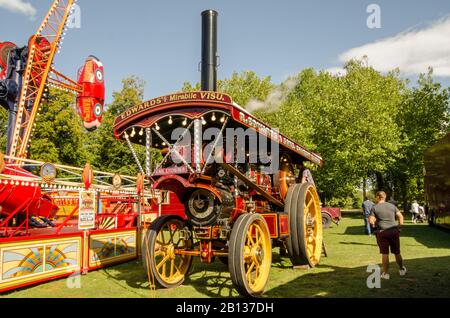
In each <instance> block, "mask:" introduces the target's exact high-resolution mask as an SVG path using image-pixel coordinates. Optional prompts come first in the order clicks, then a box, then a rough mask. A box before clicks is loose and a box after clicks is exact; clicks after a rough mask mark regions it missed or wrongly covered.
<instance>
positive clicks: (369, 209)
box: [362, 197, 375, 236]
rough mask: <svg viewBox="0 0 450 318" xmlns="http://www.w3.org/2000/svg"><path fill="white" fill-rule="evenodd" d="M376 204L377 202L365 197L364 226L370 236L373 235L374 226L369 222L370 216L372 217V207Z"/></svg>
mask: <svg viewBox="0 0 450 318" xmlns="http://www.w3.org/2000/svg"><path fill="white" fill-rule="evenodd" d="M374 206H375V204H374V203H373V202H372V201H371V200H369V198H368V197H364V202H363V204H362V209H363V216H364V228H365V231H366V234H367V235H369V236H372V227H371V226H370V223H369V217H370V213H371V212H372V209H373V207H374Z"/></svg>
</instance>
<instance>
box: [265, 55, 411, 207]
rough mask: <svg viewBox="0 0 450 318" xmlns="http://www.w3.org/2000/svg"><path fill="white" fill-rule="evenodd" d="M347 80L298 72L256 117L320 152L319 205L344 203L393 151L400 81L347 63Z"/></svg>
mask: <svg viewBox="0 0 450 318" xmlns="http://www.w3.org/2000/svg"><path fill="white" fill-rule="evenodd" d="M346 68H347V75H345V76H343V77H338V76H332V75H331V74H329V73H326V72H320V73H316V72H315V71H314V70H312V69H306V70H304V71H302V72H301V73H300V74H299V75H298V76H297V77H298V84H297V86H296V87H295V89H294V90H293V91H292V93H291V94H290V95H289V97H288V98H287V100H286V101H285V102H284V103H283V104H282V106H281V107H280V109H279V110H278V111H277V112H275V113H272V114H270V113H268V114H267V113H266V114H264V113H262V114H261V113H259V115H260V116H261V117H262V118H264V119H265V120H267V121H268V122H269V123H270V124H271V125H272V126H273V127H279V128H280V131H281V132H284V133H285V134H287V135H288V136H289V137H291V138H293V139H295V140H297V141H298V142H300V143H301V144H303V145H305V146H307V147H308V148H309V149H311V150H312V151H315V152H318V153H320V154H321V155H322V156H323V158H324V166H323V168H322V169H318V170H317V171H316V172H315V174H316V175H317V180H318V181H317V183H318V186H319V190H320V192H321V196H322V197H323V199H325V201H327V200H329V199H331V198H346V197H348V196H349V194H351V193H352V192H353V191H354V189H355V188H357V187H358V186H359V184H360V182H361V180H362V179H363V178H366V177H367V176H368V175H369V173H370V171H386V170H387V169H388V167H390V164H392V163H393V162H394V161H395V157H394V156H392V154H393V153H395V152H396V151H397V149H398V147H399V133H398V126H397V124H396V121H395V118H396V114H397V109H398V104H399V103H400V102H401V100H402V90H403V86H404V85H403V82H402V81H401V80H399V79H398V77H397V74H396V73H391V74H388V75H386V76H383V75H382V74H380V73H379V72H377V71H375V70H374V69H372V68H366V67H363V66H362V63H361V62H358V61H352V62H350V63H348V65H347V66H346Z"/></svg>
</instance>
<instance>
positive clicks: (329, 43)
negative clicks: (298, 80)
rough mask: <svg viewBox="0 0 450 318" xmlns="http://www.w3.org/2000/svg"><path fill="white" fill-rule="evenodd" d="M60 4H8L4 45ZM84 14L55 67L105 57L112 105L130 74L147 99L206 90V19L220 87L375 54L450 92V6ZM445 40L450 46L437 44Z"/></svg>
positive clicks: (224, 6) (167, 8)
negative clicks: (371, 21) (194, 87)
mask: <svg viewBox="0 0 450 318" xmlns="http://www.w3.org/2000/svg"><path fill="white" fill-rule="evenodd" d="M51 3H52V1H51V0H0V41H12V42H15V43H16V44H18V45H24V44H25V43H26V41H27V39H28V37H29V36H30V35H32V34H33V33H34V32H35V31H36V29H37V27H38V25H39V23H40V21H41V19H42V18H43V17H44V15H45V14H46V12H47V10H48V8H49V7H50V4H51ZM372 3H375V4H378V5H379V6H380V8H381V28H380V29H369V28H368V27H367V23H366V20H367V18H368V16H369V13H367V12H366V8H367V6H368V5H369V4H372ZM78 4H79V5H80V7H81V18H82V20H81V28H80V29H71V30H69V32H68V34H67V36H66V38H65V40H64V45H63V49H62V51H61V54H59V55H58V56H57V58H56V60H55V67H56V68H57V69H58V70H60V71H62V72H63V73H65V74H67V75H70V76H72V77H75V74H76V70H77V69H78V67H79V66H81V65H82V63H83V61H84V59H85V57H86V56H88V55H90V54H93V55H95V56H97V57H99V58H100V59H101V60H102V62H103V63H104V65H105V76H106V77H105V79H106V81H107V96H108V97H107V100H108V101H111V93H112V91H116V90H119V89H120V87H121V79H122V78H124V77H125V76H127V75H131V74H133V75H137V76H139V77H141V78H142V79H144V80H145V81H146V90H145V97H146V98H152V97H155V96H159V95H164V94H167V93H170V92H173V91H177V90H179V89H180V88H181V86H182V84H183V82H184V81H191V82H195V81H198V80H199V78H200V74H199V73H198V63H199V62H200V38H201V34H200V23H201V19H200V13H201V11H202V10H204V9H215V10H217V11H218V12H219V54H220V56H221V58H220V61H221V67H220V69H219V78H226V77H229V76H230V75H231V74H232V73H233V72H234V71H238V72H240V71H243V70H253V71H255V72H256V73H257V74H258V75H260V76H267V75H270V76H272V78H273V81H274V82H276V83H278V82H281V81H282V80H284V79H286V77H287V76H289V75H291V74H295V73H297V72H299V71H300V70H302V69H303V68H306V67H314V68H316V69H331V68H333V69H334V68H339V67H342V65H343V63H344V60H345V58H348V57H349V56H352V54H355V56H357V55H359V54H363V53H364V54H365V52H366V50H367V52H368V55H369V63H370V61H373V63H374V67H375V68H378V69H380V70H381V71H385V70H387V69H389V68H391V67H392V66H393V65H394V66H399V67H401V68H402V69H403V68H404V69H405V70H406V73H405V76H408V77H412V78H414V76H415V74H416V73H418V72H420V71H421V70H423V69H425V65H426V64H433V63H436V66H437V67H438V70H439V71H438V72H437V73H438V75H439V77H438V79H439V80H441V81H443V82H444V83H448V78H450V54H448V55H447V53H450V48H449V44H447V43H446V42H450V23H447V24H448V25H447V24H445V23H444V22H449V21H448V20H447V19H446V17H447V16H448V15H449V14H450V2H449V1H448V0H429V1H411V0H396V1H392V0H391V1H387V0H382V1H381V0H379V1H375V0H371V1H364V0H346V1H331V0H329V1H325V0H319V1H312V0H311V1H294V0H292V1H287V0H285V1H283V0H280V1H275V0H270V1H268V0H165V1H162V0H159V1H151V0H145V1H144V0H128V1H107V0H79V1H78ZM443 21H444V22H443ZM437 27H441V28H437ZM423 30H425V31H424V32H421V31H423ZM427 30H428V31H427ZM436 30H437V31H436ZM433 32H434V33H433ZM446 32H448V33H449V34H447V33H446ZM436 33H439V34H440V35H443V36H446V39H447V41H444V39H436ZM399 34H400V35H399ZM402 34H403V35H402ZM424 39H425V40H424ZM440 41H442V44H441V43H440ZM393 42H395V43H393ZM422 43H423V45H422ZM434 47H436V49H434ZM417 50H418V51H417ZM372 56H373V57H372ZM386 56H389V58H386ZM409 57H411V60H408V58H409ZM446 59H448V60H449V61H448V62H447V61H446ZM387 60H389V63H387V62H386V61H387ZM447 63H448V64H447ZM412 64H414V67H412V66H411V65H412ZM410 66H411V67H410Z"/></svg>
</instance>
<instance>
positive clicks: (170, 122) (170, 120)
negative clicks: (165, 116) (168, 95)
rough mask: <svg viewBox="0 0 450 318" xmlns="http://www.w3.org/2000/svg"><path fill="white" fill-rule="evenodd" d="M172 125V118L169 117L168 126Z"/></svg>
mask: <svg viewBox="0 0 450 318" xmlns="http://www.w3.org/2000/svg"><path fill="white" fill-rule="evenodd" d="M172 124H173V119H172V116H170V117H169V125H172Z"/></svg>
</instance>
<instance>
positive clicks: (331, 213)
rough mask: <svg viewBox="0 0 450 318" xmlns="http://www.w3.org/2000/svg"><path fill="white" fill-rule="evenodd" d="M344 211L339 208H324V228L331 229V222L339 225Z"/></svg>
mask: <svg viewBox="0 0 450 318" xmlns="http://www.w3.org/2000/svg"><path fill="white" fill-rule="evenodd" d="M341 218H342V213H341V209H339V208H322V223H323V228H324V229H329V228H330V226H331V223H335V224H337V225H339V222H340V221H341Z"/></svg>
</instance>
